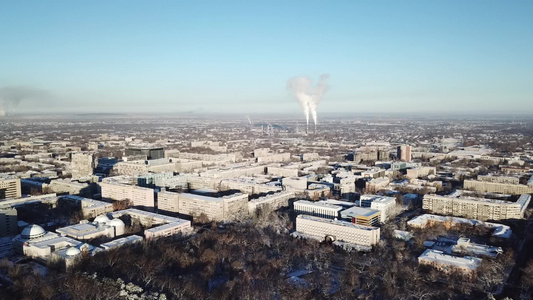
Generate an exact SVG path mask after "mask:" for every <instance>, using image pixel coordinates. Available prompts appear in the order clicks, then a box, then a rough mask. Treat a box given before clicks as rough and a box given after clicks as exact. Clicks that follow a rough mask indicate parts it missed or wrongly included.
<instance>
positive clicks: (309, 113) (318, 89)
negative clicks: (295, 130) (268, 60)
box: [287, 74, 329, 130]
mask: <svg viewBox="0 0 533 300" xmlns="http://www.w3.org/2000/svg"><path fill="white" fill-rule="evenodd" d="M328 77H329V75H327V74H324V75H322V76H320V80H319V81H318V83H317V84H316V85H315V86H313V83H312V81H311V79H309V78H308V77H294V78H291V79H289V81H288V82H287V89H288V90H289V91H290V92H291V93H292V94H293V95H294V97H295V98H296V100H298V102H300V105H302V108H303V111H304V115H305V121H306V124H307V130H309V117H312V118H313V122H314V124H315V129H316V125H317V124H318V117H317V112H316V109H317V106H318V104H319V103H320V100H322V97H323V96H324V93H325V92H326V90H327V89H328V85H327V80H328Z"/></svg>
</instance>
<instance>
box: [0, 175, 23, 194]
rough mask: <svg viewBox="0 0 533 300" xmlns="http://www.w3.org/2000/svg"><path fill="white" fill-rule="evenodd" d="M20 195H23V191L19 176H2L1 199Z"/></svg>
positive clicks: (0, 185)
mask: <svg viewBox="0 0 533 300" xmlns="http://www.w3.org/2000/svg"><path fill="white" fill-rule="evenodd" d="M20 197H22V192H21V189H20V179H19V178H9V177H8V178H0V199H10V198H20Z"/></svg>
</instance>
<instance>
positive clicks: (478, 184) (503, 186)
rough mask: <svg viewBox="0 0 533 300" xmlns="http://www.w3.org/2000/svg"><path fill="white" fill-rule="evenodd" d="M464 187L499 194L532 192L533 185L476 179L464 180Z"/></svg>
mask: <svg viewBox="0 0 533 300" xmlns="http://www.w3.org/2000/svg"><path fill="white" fill-rule="evenodd" d="M463 186H464V189H465V190H470V191H476V192H481V193H500V194H510V195H518V194H533V185H525V184H509V183H500V182H488V181H478V180H465V181H464V185H463Z"/></svg>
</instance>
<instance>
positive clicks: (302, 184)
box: [281, 176, 307, 191]
mask: <svg viewBox="0 0 533 300" xmlns="http://www.w3.org/2000/svg"><path fill="white" fill-rule="evenodd" d="M281 183H282V184H283V186H284V187H285V188H286V189H296V190H302V191H303V190H305V189H307V177H305V176H303V177H292V178H283V179H282V181H281Z"/></svg>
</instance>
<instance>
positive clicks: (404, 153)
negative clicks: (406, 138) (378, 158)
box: [397, 145, 411, 161]
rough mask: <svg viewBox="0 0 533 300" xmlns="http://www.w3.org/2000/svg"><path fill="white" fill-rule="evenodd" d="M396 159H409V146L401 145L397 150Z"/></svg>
mask: <svg viewBox="0 0 533 300" xmlns="http://www.w3.org/2000/svg"><path fill="white" fill-rule="evenodd" d="M397 156H398V159H399V160H401V161H411V146H409V145H401V146H398V150H397Z"/></svg>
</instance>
